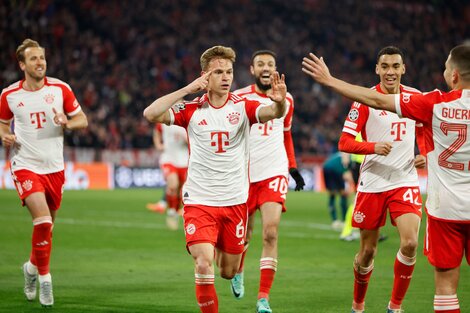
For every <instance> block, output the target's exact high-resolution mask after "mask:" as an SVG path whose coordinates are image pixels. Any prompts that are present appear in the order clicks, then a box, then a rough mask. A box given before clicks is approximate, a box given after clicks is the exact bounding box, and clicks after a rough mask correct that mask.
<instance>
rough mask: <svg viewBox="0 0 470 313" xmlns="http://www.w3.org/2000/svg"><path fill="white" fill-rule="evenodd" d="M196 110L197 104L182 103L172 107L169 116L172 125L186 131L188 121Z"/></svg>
mask: <svg viewBox="0 0 470 313" xmlns="http://www.w3.org/2000/svg"><path fill="white" fill-rule="evenodd" d="M197 108H198V102H189V103H187V102H182V103H178V104H175V105H174V106H172V107H171V108H170V110H171V112H170V115H172V116H173V119H172V120H173V122H172V125H178V126H181V127H184V128H185V129H187V128H188V125H189V121H190V120H191V117H192V116H193V114H194V112H195V111H196V109H197Z"/></svg>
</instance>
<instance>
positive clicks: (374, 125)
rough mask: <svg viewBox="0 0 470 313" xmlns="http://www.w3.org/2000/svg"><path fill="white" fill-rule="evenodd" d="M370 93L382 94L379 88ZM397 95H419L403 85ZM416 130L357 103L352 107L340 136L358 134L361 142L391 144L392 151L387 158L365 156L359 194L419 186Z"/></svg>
mask: <svg viewBox="0 0 470 313" xmlns="http://www.w3.org/2000/svg"><path fill="white" fill-rule="evenodd" d="M372 89H375V90H377V91H378V92H381V93H383V91H382V90H381V89H380V84H378V85H376V86H375V87H373V88H372ZM400 92H401V94H405V95H408V96H409V95H411V94H417V93H420V92H419V91H418V90H416V89H414V88H410V87H407V86H404V85H400ZM415 126H416V122H415V121H414V120H410V119H407V118H400V117H399V116H398V115H397V114H395V113H391V112H387V111H383V110H376V109H373V108H369V107H368V106H365V105H363V104H360V103H357V102H354V103H353V104H352V106H351V110H350V111H349V114H348V117H347V118H346V121H345V122H344V127H343V132H345V133H349V134H351V135H353V136H356V135H357V134H358V133H361V134H362V138H363V140H364V141H368V142H384V141H387V142H392V147H393V148H392V151H391V152H390V153H389V155H387V156H382V155H378V154H368V155H366V156H365V158H364V162H363V163H362V166H361V175H360V180H359V184H358V188H357V190H358V191H360V192H383V191H388V190H391V189H395V188H399V187H411V186H418V185H419V182H418V173H417V171H416V168H415V166H414V158H415V156H414V146H415Z"/></svg>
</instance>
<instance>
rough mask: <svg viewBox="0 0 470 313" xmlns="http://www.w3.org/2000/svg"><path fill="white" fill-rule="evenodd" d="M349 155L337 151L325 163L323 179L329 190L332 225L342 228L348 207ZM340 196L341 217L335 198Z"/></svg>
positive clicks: (335, 227) (338, 228) (335, 228)
mask: <svg viewBox="0 0 470 313" xmlns="http://www.w3.org/2000/svg"><path fill="white" fill-rule="evenodd" d="M349 162H350V161H349V155H348V154H346V153H341V152H336V153H333V154H332V155H330V156H329V157H328V158H327V159H326V160H325V162H324V163H323V180H324V182H325V187H326V190H327V191H328V209H329V213H330V217H331V221H332V223H331V227H332V228H333V229H334V230H341V229H342V228H343V226H344V220H345V218H346V211H347V209H348V192H347V190H346V181H345V179H344V178H345V173H346V171H347V169H348V166H349ZM337 195H339V196H340V207H341V217H340V218H338V215H337V214H336V205H335V199H336V196H337Z"/></svg>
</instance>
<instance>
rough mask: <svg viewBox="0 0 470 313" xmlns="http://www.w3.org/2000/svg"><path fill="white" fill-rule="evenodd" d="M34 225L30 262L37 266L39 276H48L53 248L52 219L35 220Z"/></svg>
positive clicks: (39, 218)
mask: <svg viewBox="0 0 470 313" xmlns="http://www.w3.org/2000/svg"><path fill="white" fill-rule="evenodd" d="M33 225H34V226H33V238H32V251H31V257H30V261H31V263H32V264H34V265H36V266H37V268H38V272H39V275H46V274H48V273H49V261H50V257H51V248H52V217H50V216H42V217H38V218H36V219H34V220H33Z"/></svg>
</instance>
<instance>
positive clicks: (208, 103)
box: [144, 46, 287, 313]
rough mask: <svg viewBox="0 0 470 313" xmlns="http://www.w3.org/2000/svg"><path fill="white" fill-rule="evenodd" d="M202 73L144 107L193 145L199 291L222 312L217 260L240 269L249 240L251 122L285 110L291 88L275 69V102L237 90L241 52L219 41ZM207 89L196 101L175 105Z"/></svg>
mask: <svg viewBox="0 0 470 313" xmlns="http://www.w3.org/2000/svg"><path fill="white" fill-rule="evenodd" d="M200 61H201V68H202V72H201V76H200V77H199V78H197V79H196V80H194V81H193V82H192V83H190V84H189V85H187V86H186V87H183V88H181V89H179V90H177V91H175V92H173V93H170V94H168V95H165V96H163V97H160V98H158V99H157V100H155V101H154V102H153V103H152V104H151V105H150V106H148V107H147V108H146V109H145V111H144V116H145V117H146V118H147V119H148V120H149V121H151V122H158V123H165V124H167V125H179V126H182V127H184V128H186V130H187V132H188V140H189V147H190V157H189V165H188V177H187V180H186V182H185V184H184V186H183V190H182V193H183V203H184V213H183V218H184V226H185V235H186V244H187V248H188V251H189V253H190V254H191V255H192V257H193V259H194V265H195V283H196V298H197V302H198V305H199V308H200V310H201V312H204V313H207V312H211V313H212V312H218V300H217V294H216V290H215V287H214V265H213V262H214V260H215V261H216V262H217V265H218V267H219V269H220V275H221V276H222V277H223V278H225V279H231V278H233V276H234V275H235V274H236V273H237V271H238V268H239V266H240V260H241V256H242V252H243V249H244V243H245V230H246V223H247V207H246V200H247V198H248V187H249V183H248V181H249V180H248V152H249V151H248V139H249V130H250V126H251V125H253V124H255V123H259V122H261V123H265V122H267V121H269V120H272V119H274V118H280V117H282V116H283V114H284V112H285V108H286V104H285V98H286V92H287V91H286V90H287V87H286V85H285V82H284V75H282V76H279V74H278V73H277V72H275V73H274V74H273V75H272V78H271V84H272V93H271V94H270V99H271V100H272V101H273V103H272V104H271V105H269V106H261V105H260V103H259V102H258V101H252V100H247V99H244V98H241V97H239V96H237V95H234V94H232V93H230V87H231V85H232V82H233V63H234V62H235V52H234V51H233V50H232V49H231V48H229V47H223V46H214V47H212V48H210V49H208V50H206V51H205V52H204V53H203V54H202V56H201V59H200ZM202 90H207V93H205V94H204V95H202V96H201V97H198V98H196V99H195V100H193V101H189V102H185V101H184V102H182V103H179V104H176V105H173V104H174V103H175V102H176V101H177V100H178V99H182V98H184V97H185V96H187V95H190V94H194V93H197V92H199V91H202Z"/></svg>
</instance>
